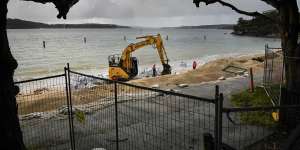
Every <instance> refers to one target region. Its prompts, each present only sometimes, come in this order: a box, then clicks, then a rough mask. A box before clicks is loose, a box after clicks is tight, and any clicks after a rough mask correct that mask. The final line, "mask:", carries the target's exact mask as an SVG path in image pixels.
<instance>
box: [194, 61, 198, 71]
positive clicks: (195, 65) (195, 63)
mask: <svg viewBox="0 0 300 150" xmlns="http://www.w3.org/2000/svg"><path fill="white" fill-rule="evenodd" d="M196 68H197V62H196V61H194V62H193V70H195V69H196Z"/></svg>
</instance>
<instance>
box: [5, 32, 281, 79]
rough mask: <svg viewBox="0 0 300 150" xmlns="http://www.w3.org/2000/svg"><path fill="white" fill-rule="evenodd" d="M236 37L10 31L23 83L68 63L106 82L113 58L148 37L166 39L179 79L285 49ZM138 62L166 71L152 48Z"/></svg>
mask: <svg viewBox="0 0 300 150" xmlns="http://www.w3.org/2000/svg"><path fill="white" fill-rule="evenodd" d="M231 32H232V31H231V30H217V29H175V28H166V29H156V28H128V29H125V28H124V29H25V30H24V29H16V30H8V37H9V42H10V47H11V51H12V53H13V55H14V57H15V58H16V59H17V61H18V64H19V66H18V69H17V70H16V72H15V80H17V81H18V80H25V79H32V78H37V77H44V76H48V75H54V74H58V73H63V67H64V66H65V65H66V63H70V66H71V68H72V69H73V70H76V71H80V72H85V73H88V74H93V75H100V74H102V75H104V76H106V75H107V68H108V60H107V57H108V56H109V55H111V54H118V53H122V50H123V49H124V48H126V46H127V45H128V44H130V43H134V42H137V41H138V40H136V39H135V37H138V36H143V35H148V34H157V33H160V34H161V35H162V37H163V38H164V45H165V48H166V51H167V54H168V57H169V59H170V63H171V65H172V66H173V73H175V72H180V71H183V70H185V69H190V68H191V63H192V61H194V60H196V61H197V62H198V63H199V64H204V63H206V62H208V61H210V60H214V59H217V58H221V57H226V56H231V55H233V56H235V55H245V54H252V53H263V52H264V45H265V44H269V45H270V46H272V47H279V46H280V39H274V38H258V37H241V36H234V35H232V34H230V33H231ZM124 36H126V40H124ZM167 36H168V40H166V37H167ZM84 37H85V38H86V43H85V42H84ZM43 41H45V48H43ZM133 56H136V57H137V58H138V59H139V64H140V72H145V71H147V69H148V68H151V66H152V65H153V64H156V65H157V66H160V61H159V57H158V54H157V51H156V50H155V49H153V47H152V46H147V47H145V48H142V49H138V50H137V51H135V52H134V53H133Z"/></svg>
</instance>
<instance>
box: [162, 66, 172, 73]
mask: <svg viewBox="0 0 300 150" xmlns="http://www.w3.org/2000/svg"><path fill="white" fill-rule="evenodd" d="M171 71H172V69H171V66H170V65H169V64H163V71H162V72H161V75H166V74H171Z"/></svg>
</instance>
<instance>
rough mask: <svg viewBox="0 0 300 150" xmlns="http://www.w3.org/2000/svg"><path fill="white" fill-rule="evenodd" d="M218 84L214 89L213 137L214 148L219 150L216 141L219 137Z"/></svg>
mask: <svg viewBox="0 0 300 150" xmlns="http://www.w3.org/2000/svg"><path fill="white" fill-rule="evenodd" d="M218 123H219V85H216V91H215V131H214V134H215V135H214V136H215V137H214V139H215V147H214V149H215V150H219V149H220V148H219V147H220V143H219V141H218V139H219V137H218V136H219V131H218V130H219V124H218Z"/></svg>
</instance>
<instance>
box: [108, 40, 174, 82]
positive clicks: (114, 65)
mask: <svg viewBox="0 0 300 150" xmlns="http://www.w3.org/2000/svg"><path fill="white" fill-rule="evenodd" d="M136 39H143V40H142V41H140V42H137V43H132V44H129V45H128V46H127V47H126V48H125V49H124V50H123V53H122V55H121V56H119V55H111V56H109V57H108V59H109V64H110V67H109V78H110V79H113V80H128V79H130V78H133V77H134V76H136V75H137V73H138V70H137V68H138V67H137V59H136V58H134V57H131V54H132V53H133V52H134V51H136V50H137V49H140V48H142V47H145V46H148V45H152V46H153V48H156V49H157V52H158V55H159V58H160V61H161V63H162V66H163V71H162V72H161V74H162V75H165V74H171V66H170V65H169V64H168V63H169V59H168V57H167V53H166V50H165V47H164V44H163V41H162V38H161V36H160V34H158V35H155V36H154V35H149V36H143V37H137V38H136ZM116 58H117V59H116Z"/></svg>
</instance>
